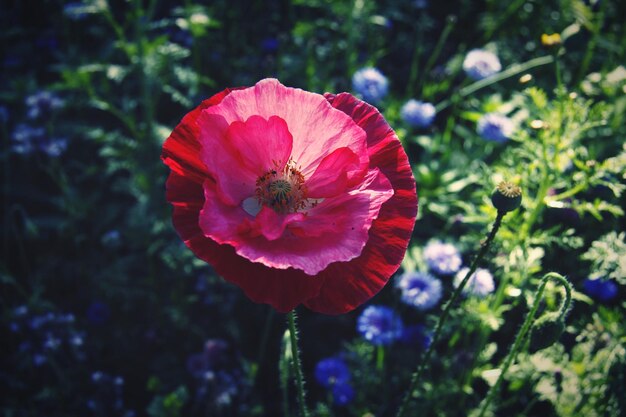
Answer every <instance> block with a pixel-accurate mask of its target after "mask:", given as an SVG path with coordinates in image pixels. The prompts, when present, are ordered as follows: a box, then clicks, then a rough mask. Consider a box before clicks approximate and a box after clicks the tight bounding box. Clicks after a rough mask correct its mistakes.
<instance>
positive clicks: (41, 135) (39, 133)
mask: <svg viewBox="0 0 626 417" xmlns="http://www.w3.org/2000/svg"><path fill="white" fill-rule="evenodd" d="M45 136H46V131H45V130H44V128H43V127H33V126H30V125H27V124H23V123H22V124H18V125H17V126H15V130H14V131H13V144H12V146H11V148H12V149H13V151H14V152H17V153H20V154H28V153H32V152H34V151H36V150H37V148H38V143H40V142H43V141H44V139H45Z"/></svg>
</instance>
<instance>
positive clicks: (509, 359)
mask: <svg viewBox="0 0 626 417" xmlns="http://www.w3.org/2000/svg"><path fill="white" fill-rule="evenodd" d="M550 279H554V280H555V281H558V282H559V284H561V285H562V286H563V288H565V297H564V298H563V300H562V301H561V306H560V307H559V315H561V316H564V315H565V314H567V312H568V310H569V307H570V305H571V302H572V287H571V285H570V283H569V282H568V281H567V279H565V278H564V277H563V276H562V275H560V274H557V273H556V272H548V273H547V274H546V275H544V276H543V278H542V279H541V284H540V285H539V288H538V289H537V292H536V294H535V301H534V302H533V306H532V308H531V309H530V312H529V313H528V315H527V316H526V320H524V324H522V327H521V328H520V331H519V332H518V333H517V336H516V337H515V342H513V346H512V347H511V350H510V351H509V354H508V355H507V356H506V358H505V359H504V363H503V364H502V367H501V371H500V375H499V376H498V379H497V381H496V383H495V384H493V386H492V387H491V388H490V389H489V392H488V393H487V397H486V398H485V401H484V402H483V405H482V407H481V409H480V413H479V414H478V416H477V417H482V416H483V415H484V414H485V412H486V411H487V408H488V407H489V404H491V402H492V401H493V398H494V397H495V395H496V393H497V392H498V389H499V388H500V384H501V383H502V380H503V379H504V376H505V375H506V373H507V371H508V370H509V367H510V366H511V364H512V363H513V361H514V360H515V357H516V356H517V354H518V352H519V350H520V348H521V346H522V343H523V341H524V339H525V337H526V334H527V333H528V331H529V330H530V327H531V325H532V324H533V321H534V319H535V315H536V314H537V310H538V309H539V304H540V302H541V299H542V297H543V292H544V290H545V288H546V284H547V283H548V281H549V280H550Z"/></svg>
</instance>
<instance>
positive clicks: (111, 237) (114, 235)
mask: <svg viewBox="0 0 626 417" xmlns="http://www.w3.org/2000/svg"><path fill="white" fill-rule="evenodd" d="M121 240H122V235H121V233H120V231H119V230H115V229H113V230H109V231H108V232H106V233H105V234H103V235H102V237H100V242H101V243H102V245H103V246H106V247H108V248H117V247H119V246H120V243H121Z"/></svg>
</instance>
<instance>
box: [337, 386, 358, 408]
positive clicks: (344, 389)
mask: <svg viewBox="0 0 626 417" xmlns="http://www.w3.org/2000/svg"><path fill="white" fill-rule="evenodd" d="M332 393H333V401H334V402H335V404H336V405H339V406H342V405H347V404H349V403H350V402H351V401H352V400H353V399H354V388H352V385H350V384H348V383H343V384H335V385H333V387H332Z"/></svg>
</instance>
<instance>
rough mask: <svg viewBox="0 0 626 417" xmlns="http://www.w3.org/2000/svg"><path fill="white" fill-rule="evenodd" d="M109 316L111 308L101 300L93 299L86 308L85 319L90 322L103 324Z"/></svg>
mask: <svg viewBox="0 0 626 417" xmlns="http://www.w3.org/2000/svg"><path fill="white" fill-rule="evenodd" d="M109 317H111V309H110V308H109V306H108V305H107V304H105V303H103V302H102V301H94V302H93V303H91V304H90V305H89V307H88V308H87V320H88V321H89V322H90V323H92V324H96V325H99V324H104V323H106V321H107V320H109Z"/></svg>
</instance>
